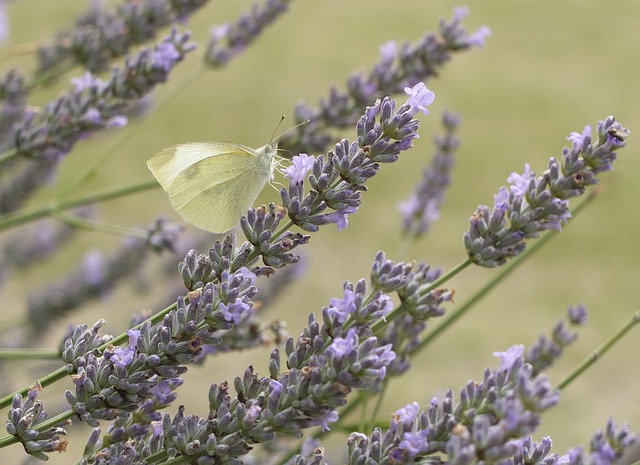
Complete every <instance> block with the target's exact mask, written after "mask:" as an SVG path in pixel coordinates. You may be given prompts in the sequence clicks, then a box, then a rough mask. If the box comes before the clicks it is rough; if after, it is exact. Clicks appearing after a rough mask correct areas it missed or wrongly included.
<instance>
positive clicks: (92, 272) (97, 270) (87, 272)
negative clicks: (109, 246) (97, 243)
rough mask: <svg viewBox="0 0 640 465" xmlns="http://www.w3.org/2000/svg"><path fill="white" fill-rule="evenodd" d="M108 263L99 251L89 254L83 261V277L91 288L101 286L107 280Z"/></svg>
mask: <svg viewBox="0 0 640 465" xmlns="http://www.w3.org/2000/svg"><path fill="white" fill-rule="evenodd" d="M106 267H107V263H106V261H105V259H104V257H103V256H102V253H100V251H99V250H92V251H91V252H88V253H87V254H86V255H85V256H84V258H83V260H82V275H83V279H84V282H85V283H86V284H87V285H89V286H99V285H101V284H102V283H103V282H104V280H105V278H106V270H105V268H106Z"/></svg>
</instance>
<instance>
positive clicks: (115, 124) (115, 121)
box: [106, 115, 129, 128]
mask: <svg viewBox="0 0 640 465" xmlns="http://www.w3.org/2000/svg"><path fill="white" fill-rule="evenodd" d="M128 122H129V119H128V118H127V117H126V116H124V115H118V116H114V117H113V118H109V119H108V120H107V121H106V126H107V127H110V128H122V127H125V126H126V125H127V123H128Z"/></svg>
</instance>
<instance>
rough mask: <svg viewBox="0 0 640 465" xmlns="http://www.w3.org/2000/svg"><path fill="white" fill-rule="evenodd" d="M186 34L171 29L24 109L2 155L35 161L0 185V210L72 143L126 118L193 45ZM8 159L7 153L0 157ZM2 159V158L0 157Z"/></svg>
mask: <svg viewBox="0 0 640 465" xmlns="http://www.w3.org/2000/svg"><path fill="white" fill-rule="evenodd" d="M188 41H189V35H188V34H178V33H177V31H175V30H174V31H173V32H172V33H171V34H170V35H169V36H167V37H166V38H165V39H164V40H163V41H162V42H161V43H160V44H159V45H158V46H156V47H155V49H148V48H147V49H143V50H142V51H140V52H139V53H138V54H137V55H136V56H135V57H134V58H133V59H127V60H126V61H125V63H124V66H123V68H122V69H120V68H115V69H114V71H113V73H112V75H111V78H110V79H109V81H107V82H105V81H102V80H101V79H99V78H96V77H94V76H92V75H90V74H85V75H84V76H83V77H82V78H78V79H76V80H74V86H73V89H71V90H70V91H68V92H67V93H64V94H62V95H61V96H60V97H58V98H57V99H56V100H55V101H54V102H52V103H50V104H48V105H47V106H46V107H44V108H43V109H42V111H40V112H35V111H31V112H28V113H27V114H26V115H25V117H24V119H23V121H21V122H20V123H19V124H17V125H16V126H15V127H14V128H13V132H12V134H11V139H12V140H15V146H14V147H9V148H7V154H10V155H14V156H23V157H29V158H32V159H34V160H32V161H31V163H29V165H26V167H25V168H24V169H23V171H21V172H20V173H19V175H17V176H15V177H13V178H12V179H11V181H10V182H7V183H6V184H5V185H3V186H2V189H0V207H1V208H2V210H0V213H9V212H11V211H14V210H15V209H17V208H18V207H19V206H20V205H22V203H23V202H24V201H25V200H26V199H27V198H28V196H29V195H30V194H32V193H33V191H34V190H35V189H36V188H38V187H40V186H41V185H42V183H43V182H45V181H46V180H47V179H49V178H50V177H51V176H52V174H53V173H54V170H55V168H56V166H57V165H58V163H59V162H60V161H61V159H62V158H63V157H64V156H65V155H67V154H68V153H69V152H70V151H71V149H72V148H73V146H74V144H75V143H76V142H77V141H78V140H80V139H83V138H86V137H88V136H89V135H90V134H92V133H94V132H96V131H99V130H101V129H104V128H107V127H114V126H115V127H120V126H122V125H123V124H125V123H126V118H125V117H124V116H123V114H122V113H123V111H124V108H125V106H126V105H127V104H128V102H130V101H132V100H136V99H140V98H142V97H143V96H144V95H146V94H148V93H149V92H151V90H152V89H153V88H154V87H155V86H156V85H157V84H159V83H162V82H165V81H166V80H167V78H168V74H169V72H170V71H171V69H172V68H173V67H174V66H175V65H176V64H177V63H178V62H179V61H181V60H182V58H183V57H184V55H185V54H186V53H187V52H189V51H190V50H192V49H193V45H192V44H189V43H188ZM10 159H11V158H10V157H8V156H6V157H4V158H3V159H2V162H5V163H6V160H10ZM0 163H1V162H0Z"/></svg>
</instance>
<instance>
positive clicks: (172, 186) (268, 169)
mask: <svg viewBox="0 0 640 465" xmlns="http://www.w3.org/2000/svg"><path fill="white" fill-rule="evenodd" d="M276 147H277V145H276V144H275V143H271V144H267V145H265V146H263V147H260V148H258V149H253V148H251V147H248V146H245V145H241V144H235V143H233V142H189V143H186V144H179V145H174V146H171V147H167V148H165V149H163V150H161V151H160V152H158V153H156V154H155V155H153V156H152V157H151V158H150V159H149V161H148V162H147V166H148V167H149V169H150V170H151V173H152V174H153V175H154V176H155V177H156V179H157V180H158V182H159V183H160V185H161V186H162V188H163V189H164V190H165V191H166V192H167V194H168V195H169V200H170V201H171V205H172V206H173V208H174V209H175V210H176V211H177V212H178V213H179V214H180V216H182V218H184V219H185V220H186V221H187V222H188V223H191V224H193V225H194V226H197V227H199V228H202V229H205V230H207V231H210V232H214V233H223V232H226V231H229V230H230V229H232V228H233V227H234V226H235V225H236V224H238V221H239V220H240V217H241V216H243V215H246V214H247V210H248V209H249V208H250V207H251V205H253V202H255V200H256V198H257V197H258V194H259V193H260V191H261V190H262V189H263V188H264V186H265V184H267V182H269V181H270V180H271V179H272V178H273V171H274V166H275V165H274V156H275V154H276Z"/></svg>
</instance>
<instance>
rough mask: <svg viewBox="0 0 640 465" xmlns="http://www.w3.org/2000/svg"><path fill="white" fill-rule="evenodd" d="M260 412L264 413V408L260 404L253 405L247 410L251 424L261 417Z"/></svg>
mask: <svg viewBox="0 0 640 465" xmlns="http://www.w3.org/2000/svg"><path fill="white" fill-rule="evenodd" d="M260 412H262V407H260V406H259V405H258V404H253V405H252V406H251V407H249V408H248V409H247V413H246V417H247V419H248V420H249V421H250V422H252V423H253V422H254V421H256V419H257V418H258V417H259V416H260Z"/></svg>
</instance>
